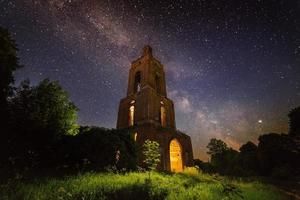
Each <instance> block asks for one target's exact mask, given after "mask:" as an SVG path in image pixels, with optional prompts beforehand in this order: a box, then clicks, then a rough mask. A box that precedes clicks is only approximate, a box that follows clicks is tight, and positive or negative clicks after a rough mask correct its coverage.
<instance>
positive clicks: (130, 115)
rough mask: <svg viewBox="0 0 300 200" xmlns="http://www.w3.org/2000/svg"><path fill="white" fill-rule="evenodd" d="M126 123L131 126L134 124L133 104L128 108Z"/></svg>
mask: <svg viewBox="0 0 300 200" xmlns="http://www.w3.org/2000/svg"><path fill="white" fill-rule="evenodd" d="M128 124H129V126H133V124H134V106H130V108H129V117H128Z"/></svg>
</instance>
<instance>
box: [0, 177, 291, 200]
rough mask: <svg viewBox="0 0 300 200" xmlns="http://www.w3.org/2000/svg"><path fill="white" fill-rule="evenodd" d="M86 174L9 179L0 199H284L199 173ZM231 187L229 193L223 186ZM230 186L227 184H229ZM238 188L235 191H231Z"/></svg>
mask: <svg viewBox="0 0 300 200" xmlns="http://www.w3.org/2000/svg"><path fill="white" fill-rule="evenodd" d="M147 178H148V174H147V173H128V174H124V175H122V174H112V173H87V174H84V175H79V176H72V177H68V178H64V179H54V178H53V179H40V180H35V181H31V182H30V183H18V182H17V183H16V182H10V183H8V184H6V185H2V186H1V188H0V199H7V200H8V199H9V200H11V199H24V200H34V199H39V200H44V199H45V200H46V199H47V200H51V199H53V200H54V199H55V200H59V199H76V200H77V199H78V200H79V199H80V200H81V199H82V200H83V199H84V200H96V199H97V200H98V199H100V200H101V199H109V200H111V199H143V200H147V199H169V200H173V199H175V200H176V199H204V200H210V199H212V200H216V199H241V197H239V195H238V194H241V195H242V196H243V197H244V199H253V200H254V199H255V200H259V199H261V200H264V199H265V200H269V199H272V200H280V199H287V198H286V197H285V196H283V195H282V194H281V193H280V192H279V191H278V190H276V189H275V188H274V187H272V186H269V185H265V184H262V183H259V182H243V181H237V180H229V179H227V178H222V177H216V176H210V175H206V174H202V173H183V174H160V173H152V174H151V181H149V180H147ZM227 185H228V186H234V188H235V189H234V190H233V191H232V192H229V193H226V192H224V188H225V187H227ZM229 188H230V187H229ZM236 191H238V192H237V193H235V192H236Z"/></svg>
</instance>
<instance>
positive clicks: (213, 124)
mask: <svg viewBox="0 0 300 200" xmlns="http://www.w3.org/2000/svg"><path fill="white" fill-rule="evenodd" d="M0 25H1V26H2V27H5V28H8V29H9V30H10V31H11V33H12V35H13V37H14V39H15V40H16V42H17V44H18V48H19V53H18V56H19V57H20V61H21V63H22V64H23V65H24V66H25V67H24V68H22V69H20V70H18V71H17V72H16V73H15V77H16V84H19V83H20V81H22V80H24V79H26V78H29V79H30V80H31V82H32V84H37V83H38V82H39V81H40V80H42V79H44V78H47V77H49V78H50V79H51V80H58V81H59V82H60V84H61V85H62V87H63V88H64V89H65V90H67V91H68V93H69V94H70V98H71V100H72V101H73V102H74V103H75V104H76V105H77V106H78V108H79V109H80V111H79V119H78V123H79V124H81V125H95V126H103V127H107V128H115V126H116V120H117V111H118V104H119V100H120V99H121V98H123V97H125V95H126V90H127V79H128V72H129V68H130V63H131V61H133V60H135V59H136V58H138V57H139V56H140V55H141V53H142V47H143V46H144V45H145V44H150V45H151V46H152V48H153V53H154V56H155V57H156V58H157V59H158V60H160V61H161V62H162V64H163V65H164V68H165V72H166V79H167V92H168V97H169V98H171V99H172V100H173V101H174V103H175V113H176V125H177V128H178V129H179V130H181V131H184V132H186V133H187V134H188V135H190V136H191V138H192V143H193V149H194V157H196V158H197V157H199V158H201V159H204V160H207V155H206V154H205V152H206V151H207V150H206V148H205V147H206V145H207V143H208V142H209V139H210V138H213V137H216V138H219V139H222V140H224V141H225V142H226V143H227V144H228V145H229V146H231V147H233V148H236V149H238V148H239V146H240V145H241V144H243V143H245V142H247V141H249V140H250V141H253V142H257V138H258V136H259V135H261V134H264V133H269V132H278V133H281V132H287V130H288V118H287V113H288V111H289V110H290V109H291V108H293V107H296V106H299V105H300V1H297V0H286V1H284V0H281V1H279V0H243V1H242V0H241V1H237V0H235V1H233V0H218V1H214V0H197V1H196V0H190V1H186V0H177V1H168V0H162V1H159V0H158V1H149V0H148V1H147V0H145V1H143V0H126V1H125V0H118V1H117V0H115V1H109V0H14V1H12V0H0Z"/></svg>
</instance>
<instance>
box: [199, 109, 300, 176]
mask: <svg viewBox="0 0 300 200" xmlns="http://www.w3.org/2000/svg"><path fill="white" fill-rule="evenodd" d="M288 116H289V127H290V128H289V133H288V134H278V133H269V134H264V135H261V136H260V137H259V138H258V145H256V144H254V143H253V142H247V143H246V144H244V145H242V146H241V147H240V149H239V151H236V150H234V149H232V148H230V147H228V146H227V144H226V143H225V142H223V141H222V140H218V139H215V138H213V139H211V140H210V142H209V144H208V145H207V148H208V150H209V151H208V152H207V153H208V154H209V155H210V156H211V160H210V162H202V161H200V160H195V164H196V165H197V166H199V167H200V168H201V169H202V170H203V171H206V172H217V173H220V174H222V175H231V176H268V177H274V178H286V179H294V178H296V177H297V176H298V177H299V176H300V107H297V108H294V109H292V110H291V111H290V113H289V115H288Z"/></svg>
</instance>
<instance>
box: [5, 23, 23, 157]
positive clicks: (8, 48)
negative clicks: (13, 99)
mask: <svg viewBox="0 0 300 200" xmlns="http://www.w3.org/2000/svg"><path fill="white" fill-rule="evenodd" d="M17 51H18V49H17V48H16V44H15V41H14V40H13V39H12V37H11V35H10V33H9V32H8V30H6V29H4V28H2V27H1V26H0V121H1V127H0V158H2V157H3V156H4V157H5V155H6V152H5V149H4V148H5V147H6V143H7V140H8V137H9V130H8V124H7V119H8V118H9V115H8V111H7V104H8V102H7V99H8V97H9V96H11V95H12V92H13V88H12V86H11V84H13V83H14V78H13V72H14V71H15V70H16V69H18V68H21V67H22V66H21V65H20V64H19V59H18V57H17ZM2 148H3V149H2Z"/></svg>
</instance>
